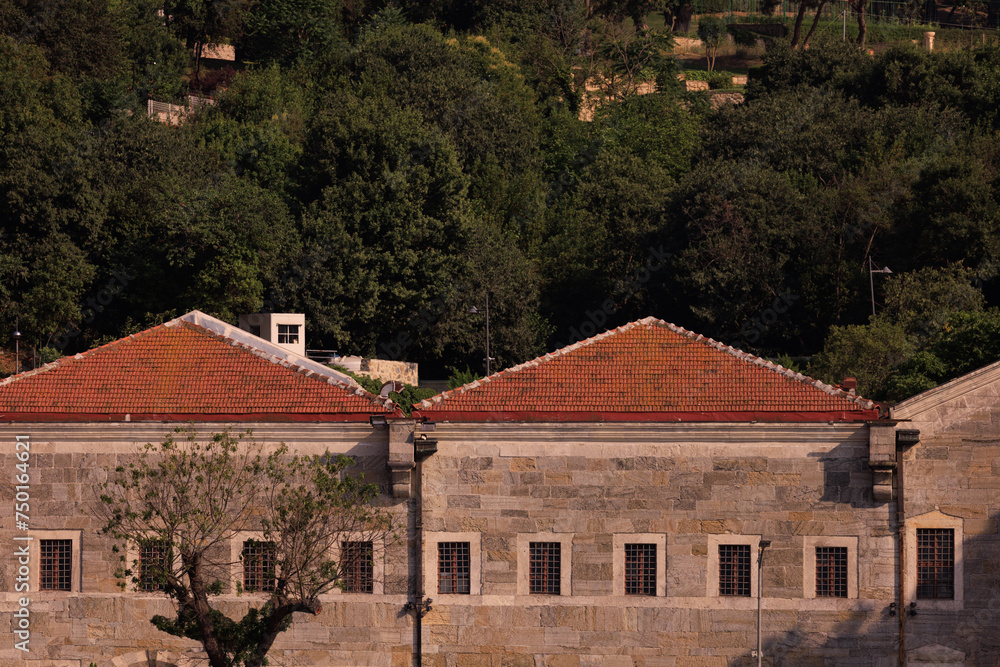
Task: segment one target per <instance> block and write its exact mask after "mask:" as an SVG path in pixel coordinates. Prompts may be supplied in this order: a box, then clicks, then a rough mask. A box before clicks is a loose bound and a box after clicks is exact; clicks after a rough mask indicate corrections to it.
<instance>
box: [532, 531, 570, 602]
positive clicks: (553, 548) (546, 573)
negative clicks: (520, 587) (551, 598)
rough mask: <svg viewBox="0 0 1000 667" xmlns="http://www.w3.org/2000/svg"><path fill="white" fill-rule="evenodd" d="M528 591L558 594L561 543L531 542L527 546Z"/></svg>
mask: <svg viewBox="0 0 1000 667" xmlns="http://www.w3.org/2000/svg"><path fill="white" fill-rule="evenodd" d="M528 553H529V558H530V560H529V568H528V582H529V591H530V592H531V593H535V594H540V595H560V594H561V590H560V585H559V584H560V581H559V580H560V575H561V563H560V562H559V559H560V558H561V557H562V544H560V543H559V542H531V543H530V544H529V547H528Z"/></svg>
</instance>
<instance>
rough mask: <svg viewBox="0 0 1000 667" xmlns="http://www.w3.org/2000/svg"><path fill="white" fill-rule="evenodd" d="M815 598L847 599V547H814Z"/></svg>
mask: <svg viewBox="0 0 1000 667" xmlns="http://www.w3.org/2000/svg"><path fill="white" fill-rule="evenodd" d="M816 597H818V598H846V597H847V547H816Z"/></svg>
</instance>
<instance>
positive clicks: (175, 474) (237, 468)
mask: <svg viewBox="0 0 1000 667" xmlns="http://www.w3.org/2000/svg"><path fill="white" fill-rule="evenodd" d="M351 463H352V460H351V459H349V458H347V457H345V456H337V455H331V454H325V455H323V456H292V455H291V454H290V453H289V452H288V449H287V448H286V447H285V446H284V445H282V446H280V447H276V448H273V449H272V450H271V451H269V452H268V451H265V449H264V447H263V446H262V445H261V444H260V443H258V442H256V441H255V440H254V439H253V436H252V434H251V433H250V432H247V433H242V434H235V433H232V432H230V431H224V432H221V433H215V434H213V435H212V436H211V437H209V438H202V437H199V436H198V434H197V433H196V432H195V431H193V430H187V431H183V430H182V433H181V437H179V438H177V439H175V438H174V437H173V436H171V437H168V438H167V439H166V440H164V441H163V442H162V443H160V444H158V445H152V444H150V445H146V447H145V449H144V451H142V452H141V453H140V454H139V455H138V456H137V457H136V460H134V461H133V462H131V463H129V464H127V465H122V466H118V467H117V468H115V469H114V470H113V471H110V472H109V474H108V481H107V482H106V483H104V484H103V485H102V486H101V488H100V489H99V491H98V493H99V496H100V502H99V503H98V504H97V513H98V514H99V516H100V517H101V519H102V520H103V521H104V527H103V529H102V532H103V533H104V534H106V535H109V536H111V537H113V538H114V539H115V540H116V541H117V544H116V545H115V548H114V550H115V552H116V553H118V554H119V557H120V560H121V563H120V568H119V569H118V571H117V572H116V576H117V577H118V579H119V581H120V582H121V585H122V586H123V587H124V586H127V585H129V584H131V585H134V586H136V587H137V588H138V589H139V590H161V591H163V592H165V593H166V594H167V595H169V596H170V597H171V598H173V600H174V604H175V616H174V617H172V618H170V617H166V616H159V615H157V616H154V617H152V618H151V619H150V621H151V622H152V623H153V625H155V626H156V627H157V628H159V629H160V630H162V631H163V632H167V633H169V634H172V635H175V636H178V637H186V638H189V639H195V640H198V641H200V642H201V644H202V646H203V647H204V649H205V653H206V654H207V656H208V661H207V662H208V665H209V666H210V667H237V666H245V667H261V666H262V665H266V664H267V653H268V651H269V650H270V648H271V645H272V644H273V643H274V641H275V639H277V637H278V635H279V634H281V633H282V632H283V631H285V630H287V629H288V628H289V627H290V626H291V624H292V617H293V614H295V613H296V612H306V613H308V614H319V613H320V611H321V606H320V605H321V602H320V596H321V595H323V594H324V593H327V592H329V591H331V590H333V589H335V588H338V587H342V586H343V585H344V583H345V577H346V576H347V575H348V574H349V573H350V572H353V571H354V570H355V569H356V565H357V564H355V563H351V562H348V561H347V560H346V559H345V554H344V553H340V554H339V556H340V557H338V552H340V551H342V549H341V547H342V545H343V544H344V543H345V541H361V543H370V544H372V547H373V548H374V547H375V545H381V544H384V543H385V539H386V538H387V537H389V536H391V535H392V534H393V526H392V520H391V518H390V515H389V513H388V512H387V510H386V508H385V507H383V506H380V505H379V504H378V503H377V499H378V495H379V493H378V487H377V486H376V485H374V484H366V483H364V482H362V481H361V480H360V479H357V478H355V477H351V476H349V475H347V474H346V472H347V471H346V469H347V468H348V467H349V466H350V465H351ZM244 531H248V532H251V533H252V534H255V535H259V536H260V537H259V539H255V540H248V542H249V543H250V547H251V551H253V550H254V548H256V549H257V551H259V552H260V553H257V554H256V555H254V556H253V558H254V559H255V560H254V568H255V571H257V574H259V577H258V579H260V581H259V582H258V583H257V584H255V589H254V590H257V591H258V592H259V591H263V592H266V593H267V597H266V599H261V600H259V601H257V602H255V601H254V600H249V602H250V604H249V607H250V608H249V610H248V611H247V613H246V614H245V615H244V616H243V618H241V619H234V618H230V617H229V616H227V615H225V614H224V613H223V612H222V611H221V610H219V609H218V608H217V607H216V605H215V604H214V603H213V596H215V595H217V594H219V593H221V592H223V591H224V590H225V588H226V587H227V586H228V584H229V582H228V581H227V580H228V574H227V573H228V572H229V571H230V568H231V567H233V566H234V565H236V564H237V563H233V562H231V560H232V559H231V557H230V556H229V554H230V553H231V552H230V546H229V545H230V541H231V540H232V539H234V538H236V537H237V535H239V534H240V533H243V532H244ZM244 546H246V544H244ZM352 553H353V552H352ZM126 554H137V555H138V557H137V558H136V557H133V558H132V559H131V560H130V558H129V557H127V556H126ZM351 557H352V558H353V557H354V556H351ZM363 557H364V558H367V559H374V558H376V557H381V554H378V555H376V554H375V553H373V551H372V549H371V548H370V549H368V550H367V551H364V554H363ZM241 560H243V559H242V558H241ZM243 566H244V567H247V563H246V562H244V563H243ZM257 586H259V588H257ZM241 589H242V587H241V586H239V585H237V590H238V591H240V590H241Z"/></svg>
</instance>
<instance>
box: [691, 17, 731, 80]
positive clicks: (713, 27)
mask: <svg viewBox="0 0 1000 667" xmlns="http://www.w3.org/2000/svg"><path fill="white" fill-rule="evenodd" d="M698 39H700V40H701V43H702V44H703V45H704V46H705V61H706V62H707V63H708V71H709V72H711V71H712V70H714V69H715V59H716V57H718V55H719V48H720V47H721V46H722V43H723V42H724V41H725V40H726V22H725V21H723V20H722V19H720V18H719V17H717V16H702V17H701V18H700V19H698Z"/></svg>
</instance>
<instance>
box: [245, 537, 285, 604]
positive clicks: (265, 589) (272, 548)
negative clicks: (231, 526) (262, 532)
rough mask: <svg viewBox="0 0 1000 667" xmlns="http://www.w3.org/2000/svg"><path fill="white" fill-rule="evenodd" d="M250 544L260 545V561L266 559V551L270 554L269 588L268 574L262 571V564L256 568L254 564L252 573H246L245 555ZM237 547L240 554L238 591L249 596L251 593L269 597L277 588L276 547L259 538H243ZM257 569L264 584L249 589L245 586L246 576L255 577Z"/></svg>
mask: <svg viewBox="0 0 1000 667" xmlns="http://www.w3.org/2000/svg"><path fill="white" fill-rule="evenodd" d="M251 543H253V544H259V545H261V549H262V553H261V555H262V556H263V558H262V559H261V560H262V561H263V560H266V557H267V554H266V552H268V551H269V552H270V557H271V560H272V561H273V563H272V566H271V567H272V569H273V572H271V573H270V574H271V575H272V578H271V582H270V586H268V585H267V575H268V572H267V571H266V570H265V569H264V566H263V564H262V565H261V566H260V567H258V566H257V565H256V564H254V566H253V570H254V571H253V572H248V571H247V566H246V562H247V553H246V551H247V547H248V546H251ZM238 546H239V552H240V556H239V564H240V579H239V584H240V588H239V589H238V590H242V591H243V592H244V593H251V594H253V593H263V594H264V595H270V594H271V593H273V592H274V589H275V588H276V587H277V584H278V562H277V561H278V553H277V552H278V547H277V545H276V544H275V543H274V541H273V540H265V539H263V538H262V537H261V538H258V537H244V538H243V539H242V540H240V541H239V545H238ZM258 569H260V570H261V572H260V577H261V580H262V581H263V582H264V585H263V586H261V587H260V588H251V587H249V586H248V585H247V575H248V574H252V575H254V576H256V574H257V572H256V570H258Z"/></svg>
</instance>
